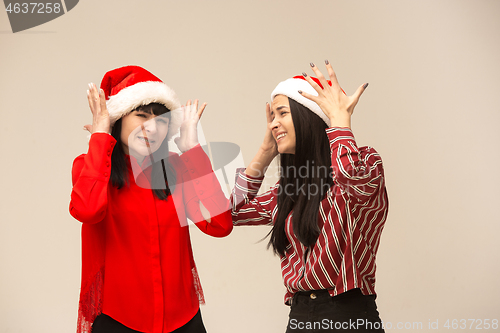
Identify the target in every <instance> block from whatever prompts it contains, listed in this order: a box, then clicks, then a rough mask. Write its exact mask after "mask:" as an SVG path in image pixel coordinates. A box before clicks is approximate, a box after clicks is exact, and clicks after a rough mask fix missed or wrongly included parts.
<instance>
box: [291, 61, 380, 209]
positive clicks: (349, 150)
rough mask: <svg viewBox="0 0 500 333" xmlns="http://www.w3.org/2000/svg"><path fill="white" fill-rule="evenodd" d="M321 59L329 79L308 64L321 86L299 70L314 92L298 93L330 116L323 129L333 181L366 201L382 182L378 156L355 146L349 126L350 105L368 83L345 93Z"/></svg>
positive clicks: (351, 110)
mask: <svg viewBox="0 0 500 333" xmlns="http://www.w3.org/2000/svg"><path fill="white" fill-rule="evenodd" d="M325 63H326V68H327V70H328V74H329V76H330V81H331V82H327V81H326V79H325V77H324V76H323V74H321V72H320V71H319V70H318V68H317V67H316V66H315V65H314V64H311V67H312V70H313V71H314V73H315V75H316V76H317V78H318V80H319V81H320V82H321V84H322V86H323V87H321V86H319V85H318V84H317V83H316V82H314V81H313V80H312V79H311V78H310V77H309V76H308V75H307V74H306V73H303V75H304V78H305V79H306V80H307V81H308V82H309V84H311V86H312V87H313V88H314V89H315V90H316V92H317V93H318V96H314V95H310V94H307V93H304V92H299V93H301V94H302V95H303V96H304V97H306V98H308V99H310V100H312V101H313V102H315V103H316V104H318V105H319V107H320V108H321V110H322V111H323V112H324V113H325V115H326V116H327V117H328V118H329V119H330V123H331V127H332V128H329V129H327V130H326V133H327V135H328V139H329V140H330V150H331V158H332V169H333V170H332V171H333V175H332V176H333V179H334V181H335V183H336V184H337V185H339V186H340V187H341V188H342V190H343V191H344V192H346V193H347V194H349V195H350V196H351V197H354V198H355V199H356V200H358V201H366V200H368V199H369V198H370V197H371V196H372V195H373V194H374V193H376V192H377V190H378V189H379V188H380V187H381V186H383V169H382V160H381V159H380V156H379V155H378V153H377V152H376V151H375V150H374V149H372V148H368V147H363V148H358V146H357V145H356V141H355V140H354V136H353V134H352V132H351V129H350V128H351V117H352V114H353V112H354V107H355V106H356V105H357V103H358V101H359V98H360V96H361V94H362V93H363V92H364V91H365V89H366V87H367V86H368V83H366V84H363V85H362V86H360V87H359V88H358V90H356V92H355V93H354V95H352V96H347V95H346V94H345V93H344V92H343V90H342V88H341V87H340V85H339V83H338V80H337V76H336V74H335V72H334V71H333V68H332V66H331V65H330V63H329V62H328V61H325Z"/></svg>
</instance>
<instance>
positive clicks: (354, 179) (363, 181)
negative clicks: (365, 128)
mask: <svg viewBox="0 0 500 333" xmlns="http://www.w3.org/2000/svg"><path fill="white" fill-rule="evenodd" d="M326 134H327V135H328V139H329V140H330V150H331V158H332V171H333V180H334V181H335V183H336V184H337V185H338V186H340V188H341V189H342V191H344V193H347V194H348V195H349V196H350V197H351V198H355V199H356V200H357V201H360V202H364V201H367V200H369V199H370V198H371V197H373V195H374V194H375V193H377V191H379V190H380V189H381V188H383V187H384V170H383V167H382V159H381V158H380V155H379V154H378V153H377V151H376V150H375V149H373V148H371V147H360V148H358V146H357V145H356V141H355V140H354V135H353V134H352V131H351V130H350V129H349V128H328V129H327V130H326Z"/></svg>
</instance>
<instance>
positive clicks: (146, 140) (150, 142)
mask: <svg viewBox="0 0 500 333" xmlns="http://www.w3.org/2000/svg"><path fill="white" fill-rule="evenodd" d="M137 138H138V139H139V141H142V142H144V143H145V144H147V145H151V144H154V143H155V142H156V141H155V140H150V139H148V138H145V137H143V136H138V137H137Z"/></svg>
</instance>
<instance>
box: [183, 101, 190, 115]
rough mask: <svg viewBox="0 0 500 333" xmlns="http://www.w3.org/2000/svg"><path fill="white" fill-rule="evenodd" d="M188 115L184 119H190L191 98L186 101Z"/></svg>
mask: <svg viewBox="0 0 500 333" xmlns="http://www.w3.org/2000/svg"><path fill="white" fill-rule="evenodd" d="M184 112H185V113H186V115H185V116H184V120H186V119H189V118H190V117H189V116H190V115H191V100H188V101H187V102H186V110H185V111H184Z"/></svg>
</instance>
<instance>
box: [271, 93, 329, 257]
mask: <svg viewBox="0 0 500 333" xmlns="http://www.w3.org/2000/svg"><path fill="white" fill-rule="evenodd" d="M288 101H289V102H290V113H291V116H292V120H293V126H294V128H295V141H296V143H295V154H281V155H280V181H279V189H278V212H277V215H276V221H275V223H274V226H273V228H272V230H271V231H270V233H269V234H270V235H271V237H270V240H269V244H268V247H271V246H272V247H273V250H274V253H276V254H279V255H284V254H285V250H286V248H287V246H288V245H289V244H290V242H289V240H288V238H287V236H286V234H285V225H286V223H285V222H286V219H287V217H288V215H289V214H290V212H291V211H292V210H293V217H292V227H293V232H294V233H295V235H296V236H297V238H298V240H299V241H300V242H301V243H302V244H304V246H306V247H312V246H314V244H315V243H316V240H317V239H318V236H319V234H320V226H319V222H318V216H319V205H320V203H321V200H323V198H324V197H325V195H326V192H327V191H328V189H329V188H330V187H331V186H332V184H333V178H332V176H331V164H332V163H331V158H330V144H329V140H328V136H327V135H326V131H325V130H326V128H327V127H328V126H327V125H326V123H325V122H324V121H323V120H322V119H321V118H320V117H319V116H318V115H316V114H315V113H313V112H312V111H311V110H309V109H308V108H306V107H305V106H303V105H302V104H299V103H297V102H296V101H294V100H293V99H290V98H289V99H288Z"/></svg>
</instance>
